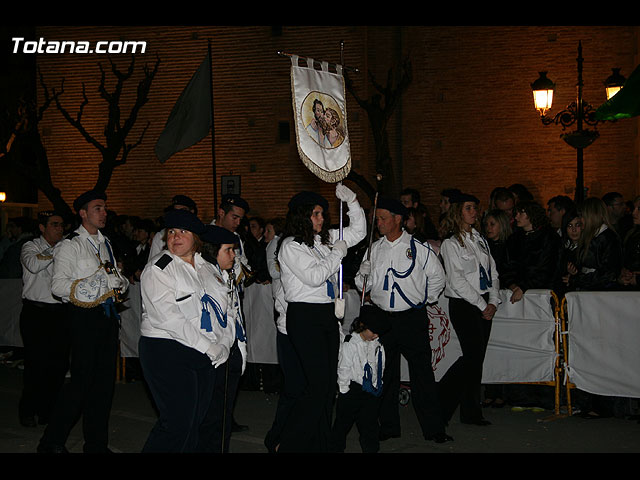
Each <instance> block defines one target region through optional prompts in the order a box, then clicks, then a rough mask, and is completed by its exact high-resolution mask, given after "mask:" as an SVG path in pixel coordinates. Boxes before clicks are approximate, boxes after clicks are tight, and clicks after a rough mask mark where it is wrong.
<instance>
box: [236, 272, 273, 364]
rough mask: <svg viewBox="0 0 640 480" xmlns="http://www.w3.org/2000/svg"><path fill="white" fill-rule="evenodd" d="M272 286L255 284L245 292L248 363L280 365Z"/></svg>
mask: <svg viewBox="0 0 640 480" xmlns="http://www.w3.org/2000/svg"><path fill="white" fill-rule="evenodd" d="M271 290H272V286H271V284H270V283H269V284H265V285H261V284H258V283H253V284H251V285H249V286H248V287H247V288H246V289H245V291H244V301H243V303H242V304H243V308H244V310H243V311H244V320H245V324H246V328H247V362H250V363H272V364H273V363H278V352H277V350H276V323H275V320H274V308H273V296H272V293H271Z"/></svg>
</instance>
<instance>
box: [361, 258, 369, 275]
mask: <svg viewBox="0 0 640 480" xmlns="http://www.w3.org/2000/svg"><path fill="white" fill-rule="evenodd" d="M358 273H359V274H360V275H362V276H368V275H371V261H370V260H363V261H362V263H361V264H360V268H359V269H358Z"/></svg>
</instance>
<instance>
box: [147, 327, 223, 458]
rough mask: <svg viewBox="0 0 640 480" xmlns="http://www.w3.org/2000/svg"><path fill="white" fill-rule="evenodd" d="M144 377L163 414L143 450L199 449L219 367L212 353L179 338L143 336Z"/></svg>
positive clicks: (160, 412) (182, 450)
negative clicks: (178, 339)
mask: <svg viewBox="0 0 640 480" xmlns="http://www.w3.org/2000/svg"><path fill="white" fill-rule="evenodd" d="M138 351H139V355H140V364H141V365H142V371H143V372H144V378H145V380H146V382H147V384H148V385H149V390H150V391H151V394H152V396H153V400H154V401H155V404H156V407H157V408H158V412H159V416H158V420H157V422H156V424H155V425H154V426H153V428H152V430H151V432H150V433H149V437H148V438H147V441H146V443H145V445H144V447H143V449H142V451H143V452H153V453H159V452H180V453H183V452H184V453H188V452H195V451H196V449H197V445H198V441H199V429H200V425H201V424H202V422H203V420H204V417H205V415H206V413H207V409H208V408H209V405H210V403H211V398H212V395H213V386H214V376H215V371H214V369H213V366H212V365H211V360H210V359H209V357H208V356H207V355H206V354H204V353H200V352H198V351H197V350H195V349H193V348H190V347H187V346H185V345H182V344H181V343H179V342H176V341H175V340H170V339H163V338H149V337H140V341H139V345H138Z"/></svg>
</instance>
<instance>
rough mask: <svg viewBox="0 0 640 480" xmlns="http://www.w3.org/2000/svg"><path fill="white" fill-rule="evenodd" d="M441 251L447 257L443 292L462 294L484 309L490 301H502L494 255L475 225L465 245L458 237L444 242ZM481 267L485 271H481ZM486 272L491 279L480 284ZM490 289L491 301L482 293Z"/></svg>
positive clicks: (454, 296)
mask: <svg viewBox="0 0 640 480" xmlns="http://www.w3.org/2000/svg"><path fill="white" fill-rule="evenodd" d="M440 254H441V255H442V258H443V260H444V266H445V270H446V275H447V283H446V287H445V290H444V294H445V296H447V297H450V298H462V299H463V300H466V301H467V302H469V303H470V304H471V305H475V306H476V307H478V308H479V309H480V310H481V311H482V310H484V309H485V308H487V303H490V304H492V305H495V306H496V307H497V306H498V305H500V303H501V301H500V292H499V291H500V279H499V278H498V270H497V268H496V264H495V262H494V260H493V257H492V256H491V252H490V250H489V245H488V244H487V241H486V240H485V239H484V238H483V237H482V235H480V233H478V232H477V231H476V230H475V229H473V230H472V231H471V234H465V237H464V247H463V246H461V245H460V242H459V241H458V240H457V239H456V238H455V237H450V238H447V239H445V240H444V241H443V242H442V246H441V247H440ZM481 271H483V272H484V273H482V274H481ZM484 274H486V277H487V278H488V280H489V282H487V285H486V286H485V288H484V289H483V288H481V280H480V278H481V275H484ZM485 293H488V294H489V301H488V302H485V300H484V299H483V298H482V295H483V294H485Z"/></svg>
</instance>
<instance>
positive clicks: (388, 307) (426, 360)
mask: <svg viewBox="0 0 640 480" xmlns="http://www.w3.org/2000/svg"><path fill="white" fill-rule="evenodd" d="M406 213H407V209H406V207H404V205H402V203H400V202H399V201H398V200H395V199H388V198H380V199H379V200H378V204H377V210H376V218H375V220H376V223H377V227H378V231H379V232H380V235H381V236H382V237H381V238H380V239H379V240H378V241H376V242H375V243H374V244H373V245H372V246H371V256H370V260H364V261H363V262H362V264H361V265H360V269H359V271H358V274H357V275H356V279H355V283H356V285H357V286H358V287H359V288H362V286H363V285H364V286H365V290H366V291H369V292H370V298H371V302H372V303H373V304H374V305H376V306H377V307H378V308H380V309H381V310H383V311H384V312H385V315H386V317H387V318H388V320H389V322H390V324H391V330H390V331H389V332H388V333H386V334H384V335H382V336H381V337H380V342H381V343H382V345H383V346H384V348H385V352H386V354H387V364H386V368H385V373H384V376H383V393H382V405H381V410H380V439H381V440H386V439H388V438H393V437H399V436H400V413H399V410H398V408H399V407H398V403H399V402H398V394H399V390H400V355H401V354H402V355H403V356H404V357H405V359H406V360H407V363H408V365H409V375H410V379H411V380H410V381H411V398H412V402H413V406H414V409H415V412H416V415H417V417H418V422H419V423H420V427H421V428H422V434H423V435H424V438H425V439H426V440H434V441H435V442H437V443H443V442H446V441H448V440H453V439H452V438H451V437H450V436H449V435H447V434H446V433H445V425H444V421H443V419H442V414H441V407H440V404H439V401H438V396H437V388H436V387H437V385H436V382H435V378H434V374H433V370H432V368H431V346H430V343H429V317H428V315H427V311H426V305H427V303H435V302H436V301H437V300H438V296H439V295H440V293H441V292H442V290H443V288H444V285H445V274H444V270H443V268H442V265H441V264H440V261H439V260H438V258H437V256H436V254H435V253H434V251H433V250H432V249H431V247H429V245H428V244H423V243H421V242H419V241H417V240H416V239H415V238H413V236H412V235H410V234H409V233H407V232H406V231H404V230H403V228H402V225H403V223H404V217H405V216H406ZM364 258H365V259H366V258H368V257H367V254H365V256H364ZM365 278H366V281H365Z"/></svg>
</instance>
